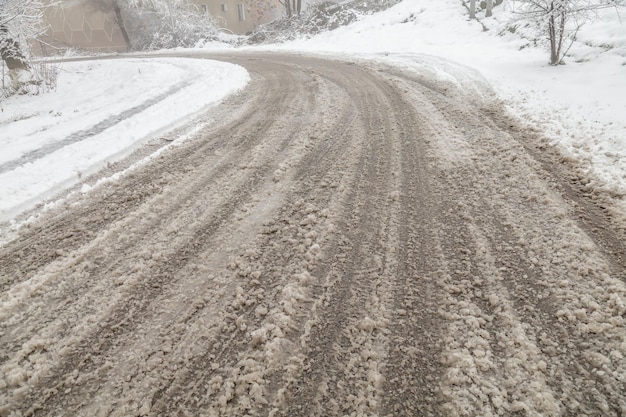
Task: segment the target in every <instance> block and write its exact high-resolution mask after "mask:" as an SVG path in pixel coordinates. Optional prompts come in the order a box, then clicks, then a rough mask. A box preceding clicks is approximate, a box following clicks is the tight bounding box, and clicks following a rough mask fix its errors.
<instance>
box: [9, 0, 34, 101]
mask: <svg viewBox="0 0 626 417" xmlns="http://www.w3.org/2000/svg"><path fill="white" fill-rule="evenodd" d="M44 9H45V5H44V4H43V3H42V2H41V0H0V57H1V58H2V60H3V61H4V62H5V64H6V66H7V68H8V69H9V78H10V79H11V83H12V87H13V89H14V90H16V91H20V90H21V89H22V88H23V86H24V85H25V84H28V83H30V82H34V81H35V80H34V79H33V75H32V73H31V65H30V63H29V56H30V54H29V51H28V48H27V47H28V41H29V40H31V39H34V38H36V37H37V36H38V35H40V34H41V33H42V32H43V25H42V21H43V12H44Z"/></svg>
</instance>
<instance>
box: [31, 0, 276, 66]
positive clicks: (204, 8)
mask: <svg viewBox="0 0 626 417" xmlns="http://www.w3.org/2000/svg"><path fill="white" fill-rule="evenodd" d="M162 1H165V2H167V1H168V0H162ZM171 1H172V2H173V1H175V0H171ZM186 1H189V2H191V3H192V4H195V5H197V6H198V8H199V10H200V11H201V12H202V13H205V14H206V16H207V19H209V18H210V19H212V20H213V21H214V22H215V24H216V25H217V26H218V27H219V28H221V29H223V30H225V31H227V32H229V33H235V34H246V33H249V32H251V31H253V30H254V29H256V28H257V27H258V26H259V25H260V24H263V23H267V22H269V21H271V20H273V19H274V18H275V17H276V16H277V15H278V14H279V13H280V11H281V10H282V9H281V6H280V3H279V2H278V0H186ZM114 3H115V2H111V1H98V0H64V1H61V2H60V5H58V6H51V7H49V8H48V10H47V11H46V13H45V25H46V26H47V27H48V30H47V31H46V33H45V34H44V35H42V36H41V37H40V38H39V39H38V40H37V41H36V42H34V52H35V53H38V54H41V55H44V56H47V55H54V54H58V53H62V52H63V51H65V50H67V49H70V48H77V49H82V50H86V51H92V52H125V51H128V50H129V44H130V41H129V40H128V39H127V38H125V36H124V31H122V30H121V28H122V25H123V26H124V29H125V31H126V32H127V33H130V34H131V35H132V34H133V33H135V29H136V28H133V27H132V26H133V22H128V21H125V20H124V16H123V12H122V13H121V14H119V15H117V17H116V13H115V12H114V9H113V7H112V6H111V5H112V4H114ZM118 4H119V3H118ZM168 4H169V3H168ZM118 11H119V9H118ZM135 23H136V21H135ZM127 36H128V35H127ZM131 37H132V36H131Z"/></svg>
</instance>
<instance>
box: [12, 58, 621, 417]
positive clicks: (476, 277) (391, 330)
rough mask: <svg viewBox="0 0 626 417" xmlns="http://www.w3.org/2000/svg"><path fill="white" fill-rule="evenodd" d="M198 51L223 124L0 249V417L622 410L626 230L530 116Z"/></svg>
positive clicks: (373, 75) (358, 77)
mask: <svg viewBox="0 0 626 417" xmlns="http://www.w3.org/2000/svg"><path fill="white" fill-rule="evenodd" d="M212 58H217V59H225V60H228V61H230V62H234V63H238V64H240V65H243V66H244V67H246V68H247V69H248V71H250V73H251V75H252V79H253V80H252V82H251V83H250V85H249V87H248V88H247V89H246V90H245V91H244V92H243V93H242V94H240V95H238V96H235V97H233V98H231V99H230V100H228V101H227V102H226V103H225V104H224V105H223V106H221V107H220V108H219V109H217V110H213V112H217V113H212V114H211V115H210V117H212V118H213V119H215V120H220V123H218V124H216V125H214V126H212V127H208V128H206V129H204V130H202V131H201V132H200V133H199V134H198V135H197V136H196V137H194V138H193V139H190V140H189V141H187V142H185V143H184V144H182V145H181V146H178V147H175V148H172V149H171V150H168V151H167V152H164V153H162V154H161V155H160V156H159V157H158V158H155V159H154V160H153V161H151V162H148V163H146V164H145V165H143V166H141V167H140V168H137V169H135V170H133V171H131V172H130V173H129V174H127V175H125V176H123V177H121V178H120V179H119V180H118V181H117V182H116V183H109V184H106V185H103V186H100V187H97V188H95V189H94V191H93V192H92V193H91V194H90V195H89V197H88V198H86V199H82V200H76V201H74V200H72V198H70V199H69V200H68V203H67V206H66V207H64V208H62V209H59V210H56V211H51V212H49V213H46V214H45V215H43V216H42V217H41V219H40V220H38V221H36V222H34V223H33V224H32V225H30V226H29V228H28V229H24V230H22V232H21V235H20V237H19V238H18V239H16V240H14V241H13V242H10V243H9V244H7V245H5V246H4V247H2V248H0V289H1V293H0V348H1V349H0V415H1V416H10V415H34V416H76V415H85V416H87V415H89V416H101V415H102V416H105V415H106V416H130V415H134V416H170V415H194V416H201V415H206V416H228V415H231V416H243V415H249V416H254V415H256V416H260V415H264V416H265V415H268V416H346V415H347V416H422V415H423V416H439V415H449V416H474V415H481V416H489V415H493V416H496V415H518V414H519V415H529V416H539V415H541V416H552V415H554V416H556V415H589V416H609V415H614V416H619V415H625V414H626V396H625V395H624V393H625V392H626V386H625V380H624V375H626V328H625V326H624V324H625V323H624V320H625V314H626V285H625V283H624V272H625V271H624V258H623V254H624V246H625V243H624V242H625V241H626V240H625V239H624V235H623V230H624V229H623V228H622V227H621V226H619V225H618V224H617V223H616V222H615V220H614V219H612V218H611V217H610V216H608V215H607V214H606V211H605V210H604V209H603V208H602V207H600V206H598V205H597V204H596V203H595V202H594V201H593V200H592V199H590V198H589V196H586V195H584V194H583V193H581V192H580V191H579V190H578V189H577V188H576V186H575V184H574V183H573V182H572V181H570V178H569V177H568V176H567V175H566V174H567V172H566V168H564V167H563V164H561V163H560V161H558V159H556V158H554V157H553V156H552V155H551V154H549V153H548V151H545V152H540V149H541V147H542V146H543V145H542V141H541V138H540V137H539V135H538V134H537V133H536V132H533V131H532V130H530V129H528V128H525V127H523V126H521V125H519V124H518V123H517V122H516V121H514V120H511V119H510V118H509V117H508V116H507V115H506V114H505V112H504V111H502V110H501V109H500V108H499V103H497V102H496V101H495V100H493V99H490V98H489V94H484V95H483V96H480V97H478V96H476V94H475V93H473V92H472V91H475V90H476V88H477V86H476V85H464V84H463V83H467V82H468V80H467V79H464V80H463V82H461V83H460V84H459V83H456V84H453V83H450V82H445V81H442V80H437V79H433V78H432V77H431V76H429V75H427V74H420V73H417V72H409V71H405V70H399V69H396V68H391V67H387V66H385V65H383V64H375V63H365V62H361V63H357V64H355V63H350V62H343V61H339V60H330V59H321V58H312V57H302V56H289V55H272V54H267V55H255V54H251V55H238V56H230V57H225V56H222V57H215V56H213V57H212ZM476 82H477V83H479V81H476ZM483 87H484V86H483V85H482V84H481V85H478V88H483ZM76 198H78V197H76Z"/></svg>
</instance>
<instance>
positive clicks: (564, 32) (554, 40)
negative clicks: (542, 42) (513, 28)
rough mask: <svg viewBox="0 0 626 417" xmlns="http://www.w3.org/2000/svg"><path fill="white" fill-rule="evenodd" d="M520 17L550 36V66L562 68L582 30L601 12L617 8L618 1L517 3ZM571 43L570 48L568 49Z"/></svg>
mask: <svg viewBox="0 0 626 417" xmlns="http://www.w3.org/2000/svg"><path fill="white" fill-rule="evenodd" d="M517 2H518V3H519V6H520V7H519V9H518V11H517V12H518V13H519V14H520V15H521V16H522V17H524V18H526V19H530V20H532V21H533V22H535V24H536V25H537V26H538V27H539V29H540V30H541V31H543V32H544V33H546V34H547V39H548V43H549V48H550V65H559V64H561V63H562V62H563V58H564V57H565V55H566V54H567V51H568V50H569V48H570V47H571V45H572V43H573V42H574V40H575V38H576V34H577V33H578V31H579V30H580V28H581V26H582V25H583V24H584V23H585V22H587V21H589V20H590V19H591V18H592V17H593V16H594V15H595V13H596V12H597V10H599V9H603V8H607V7H617V5H618V2H617V1H616V0H517ZM567 42H569V46H567V47H566V48H564V46H565V44H566V43H567Z"/></svg>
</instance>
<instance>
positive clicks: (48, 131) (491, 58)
mask: <svg viewBox="0 0 626 417" xmlns="http://www.w3.org/2000/svg"><path fill="white" fill-rule="evenodd" d="M514 16H515V15H514V11H513V10H511V7H510V5H508V3H507V2H506V1H505V3H504V4H503V5H501V6H498V7H496V8H495V10H494V17H492V18H484V17H482V16H481V15H480V14H479V18H480V20H481V22H480V23H479V22H477V21H473V20H469V19H468V18H467V11H466V10H465V9H464V8H463V7H462V5H461V4H460V2H459V1H458V0H438V1H436V2H432V1H430V0H404V1H403V2H402V3H400V4H398V5H396V6H395V7H392V8H390V9H388V10H386V11H384V12H381V13H378V14H375V15H372V16H368V17H365V18H363V19H361V20H359V21H357V22H356V23H354V24H352V25H350V26H347V27H342V28H339V29H337V30H335V31H332V32H327V33H323V34H321V35H318V36H316V37H314V38H311V39H306V40H298V41H293V42H290V43H288V44H284V45H273V46H270V47H268V46H264V47H263V48H252V49H265V50H267V49H272V50H288V51H305V52H314V53H328V54H333V55H339V56H341V57H344V58H345V57H346V54H349V55H350V56H355V57H356V56H359V57H366V58H372V59H377V60H385V61H389V62H393V63H395V64H396V65H402V66H405V67H419V68H420V69H421V70H422V71H423V70H424V69H428V70H430V72H432V73H433V74H434V75H435V76H439V77H445V78H447V79H455V78H458V77H470V78H471V77H474V78H475V79H476V80H482V79H486V80H487V81H488V82H489V83H490V84H491V85H492V86H493V88H494V90H495V92H496V93H497V94H498V95H499V96H500V97H501V98H502V100H503V103H504V104H505V105H506V106H507V107H508V108H509V109H510V111H511V112H513V113H514V114H516V115H518V116H519V117H520V118H521V119H523V120H526V121H528V123H530V124H532V125H534V126H537V127H538V128H539V129H540V130H541V131H543V132H544V133H545V135H546V136H547V137H548V138H549V139H550V140H551V142H552V143H553V144H554V145H555V146H557V147H558V148H559V149H560V150H561V152H563V154H564V155H565V156H566V157H568V158H569V159H571V160H575V161H578V162H580V168H581V170H582V171H584V174H585V176H586V177H587V178H589V180H590V181H591V184H590V185H591V186H593V187H595V188H598V189H602V190H605V191H607V192H608V193H609V194H610V195H613V196H614V197H615V198H616V203H617V204H618V205H621V208H622V211H623V212H624V213H626V116H625V115H626V24H624V23H622V21H621V20H620V18H619V17H618V16H617V14H616V13H615V11H614V10H605V11H603V12H602V13H601V14H600V15H599V16H598V19H597V20H596V21H595V22H592V23H590V24H587V25H585V26H584V27H583V29H582V31H581V32H580V34H579V42H576V43H575V44H574V46H573V48H572V49H571V51H570V55H571V56H570V57H568V58H567V60H566V61H567V65H563V66H559V67H551V66H549V65H547V60H548V56H547V52H546V51H545V50H544V49H543V48H542V47H541V46H535V45H534V38H533V36H535V35H533V34H532V33H531V31H530V29H529V28H528V27H525V26H524V24H523V23H522V22H517V23H511V20H512V18H513V17H514ZM483 25H484V27H486V28H488V29H489V30H487V31H484V30H483ZM223 49H224V46H220V45H217V46H216V45H213V44H211V45H206V46H205V47H204V48H203V50H204V51H206V50H223ZM246 49H250V48H246ZM248 79H249V78H248V75H247V73H246V71H245V70H244V69H242V68H240V67H236V66H233V65H229V64H224V63H218V62H213V61H206V60H192V59H166V58H159V59H157V60H155V59H150V60H143V59H140V58H128V59H124V60H112V61H92V62H74V63H65V64H63V66H62V72H61V74H60V77H59V86H58V90H57V91H56V92H53V93H50V94H46V95H42V96H37V97H12V98H10V99H8V100H5V101H3V102H0V107H1V110H2V111H0V149H2V151H1V152H0V222H3V221H7V220H11V219H12V218H14V217H15V216H16V215H17V214H19V213H20V212H23V211H25V210H27V209H29V208H31V207H33V206H34V205H36V204H38V203H40V202H42V201H44V200H45V199H46V198H48V197H50V196H52V195H54V194H55V193H57V192H58V191H59V190H60V189H63V188H65V187H68V186H71V185H73V184H76V183H77V182H78V181H79V180H80V178H81V177H84V176H85V175H88V174H90V173H93V172H95V171H96V170H98V169H99V168H101V167H102V166H104V165H105V164H106V163H108V162H111V161H113V160H115V159H118V158H120V157H122V156H125V155H127V154H129V153H130V152H131V151H132V150H134V149H136V148H137V147H138V146H139V145H140V144H142V143H145V142H146V141H148V140H150V139H151V138H155V137H158V136H159V135H161V134H163V133H164V132H165V131H167V130H171V129H173V128H175V127H176V126H177V125H182V124H183V122H184V121H185V120H189V118H190V117H191V116H192V115H193V114H197V112H198V111H200V110H201V109H202V108H204V107H205V106H207V105H211V104H214V103H216V102H218V101H219V100H220V99H221V98H223V97H224V96H226V95H227V94H229V93H231V92H233V91H236V90H237V89H240V88H242V87H243V86H244V85H245V84H246V82H247V81H248ZM479 84H481V83H479ZM192 92H193V94H192Z"/></svg>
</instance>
